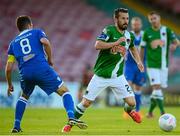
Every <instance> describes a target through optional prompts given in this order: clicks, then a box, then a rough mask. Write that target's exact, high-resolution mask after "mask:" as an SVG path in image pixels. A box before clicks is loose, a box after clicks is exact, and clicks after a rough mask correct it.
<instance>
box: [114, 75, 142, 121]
mask: <svg viewBox="0 0 180 136" xmlns="http://www.w3.org/2000/svg"><path fill="white" fill-rule="evenodd" d="M112 86H114V87H112V90H113V92H114V93H115V95H116V96H117V97H118V98H123V99H124V101H125V105H124V110H125V112H127V113H128V114H129V115H130V116H131V117H132V119H133V120H134V121H136V122H137V123H140V122H141V117H140V115H139V114H138V113H137V112H136V111H135V106H136V101H135V98H134V93H133V91H132V88H131V87H130V86H129V84H128V82H127V80H126V79H125V77H124V75H122V76H120V77H118V79H115V80H114V81H112Z"/></svg>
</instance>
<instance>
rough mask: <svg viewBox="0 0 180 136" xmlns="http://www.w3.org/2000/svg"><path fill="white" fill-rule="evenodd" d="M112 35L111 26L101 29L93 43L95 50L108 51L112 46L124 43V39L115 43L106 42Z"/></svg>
mask: <svg viewBox="0 0 180 136" xmlns="http://www.w3.org/2000/svg"><path fill="white" fill-rule="evenodd" d="M111 35H112V30H111V26H107V27H105V28H104V29H103V31H102V33H101V34H100V35H99V36H98V37H97V40H96V42H95V45H94V46H95V48H96V50H105V49H110V48H112V47H113V46H118V45H119V44H120V43H121V42H123V41H125V38H120V39H119V40H117V41H115V42H108V41H109V39H110V37H111Z"/></svg>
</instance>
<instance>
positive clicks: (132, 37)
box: [127, 33, 135, 48]
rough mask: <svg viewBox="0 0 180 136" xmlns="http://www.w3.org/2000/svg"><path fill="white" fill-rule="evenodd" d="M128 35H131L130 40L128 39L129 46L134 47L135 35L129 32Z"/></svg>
mask: <svg viewBox="0 0 180 136" xmlns="http://www.w3.org/2000/svg"><path fill="white" fill-rule="evenodd" d="M130 36H131V40H130V42H131V43H130V45H129V48H132V47H134V40H135V36H134V34H133V33H130ZM127 42H128V41H127Z"/></svg>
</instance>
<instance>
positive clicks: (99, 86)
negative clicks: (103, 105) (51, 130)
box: [63, 75, 106, 132]
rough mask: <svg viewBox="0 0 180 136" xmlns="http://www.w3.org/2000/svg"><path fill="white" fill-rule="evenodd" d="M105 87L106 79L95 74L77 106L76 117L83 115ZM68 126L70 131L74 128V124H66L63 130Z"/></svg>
mask: <svg viewBox="0 0 180 136" xmlns="http://www.w3.org/2000/svg"><path fill="white" fill-rule="evenodd" d="M105 88H106V83H105V82H104V80H103V79H101V78H100V77H98V76H96V75H94V76H93V78H92V79H91V81H90V83H89V85H88V87H87V91H86V92H85V94H84V96H83V99H82V101H81V102H80V103H79V104H78V105H77V106H76V107H75V118H77V119H79V118H80V117H81V116H83V115H84V112H85V111H86V109H87V108H88V107H89V106H90V105H91V104H92V102H93V101H94V100H95V99H96V97H97V96H98V95H99V93H100V92H101V91H103V90H104V89H105ZM66 128H68V130H69V131H70V129H69V128H72V126H70V125H65V126H64V128H63V130H66ZM69 131H68V132H69Z"/></svg>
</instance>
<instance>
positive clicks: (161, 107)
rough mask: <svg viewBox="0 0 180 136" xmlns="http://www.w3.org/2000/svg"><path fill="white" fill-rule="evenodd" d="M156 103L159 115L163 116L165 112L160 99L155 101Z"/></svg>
mask: <svg viewBox="0 0 180 136" xmlns="http://www.w3.org/2000/svg"><path fill="white" fill-rule="evenodd" d="M156 102H157V105H158V106H159V109H160V112H161V114H164V113H165V110H164V104H163V100H161V99H156Z"/></svg>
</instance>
